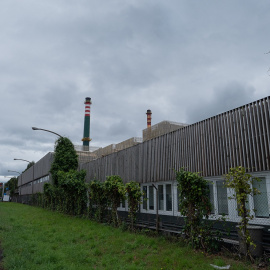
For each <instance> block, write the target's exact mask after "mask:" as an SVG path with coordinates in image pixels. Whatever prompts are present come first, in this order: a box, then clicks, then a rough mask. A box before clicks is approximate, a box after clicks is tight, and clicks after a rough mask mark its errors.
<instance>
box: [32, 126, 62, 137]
mask: <svg viewBox="0 0 270 270" xmlns="http://www.w3.org/2000/svg"><path fill="white" fill-rule="evenodd" d="M32 129H33V130H43V131H46V132H50V133H53V134H55V135H57V136H59V137H60V138H63V136H61V135H60V134H58V133H56V132H54V131H51V130H48V129H43V128H37V127H32Z"/></svg>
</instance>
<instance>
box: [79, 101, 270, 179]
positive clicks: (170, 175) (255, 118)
mask: <svg viewBox="0 0 270 270" xmlns="http://www.w3.org/2000/svg"><path fill="white" fill-rule="evenodd" d="M269 125H270V99H269V97H267V98H264V99H261V100H258V101H255V102H252V103H250V104H247V105H244V106H241V107H239V108H236V109H233V110H230V111H228V112H224V113H222V114H219V115H216V116H213V117H211V118H208V119H206V120H203V121H200V122H197V123H195V124H192V125H189V126H186V127H183V128H181V129H178V130H176V131H173V132H170V133H167V134H164V135H162V136H159V137H156V138H153V139H151V140H148V141H145V142H143V143H141V144H138V145H135V146H133V147H130V148H128V149H124V150H122V151H119V152H116V153H112V154H110V155H108V156H104V157H101V158H98V159H96V160H93V161H91V162H89V163H85V164H82V165H81V169H85V170H86V171H87V182H89V181H91V180H92V179H94V178H97V179H99V180H101V181H105V179H106V176H109V175H120V176H121V177H122V179H123V180H124V182H129V181H132V180H133V181H137V182H139V183H147V182H161V181H170V180H171V179H175V175H174V169H176V170H178V169H180V168H181V167H184V168H186V169H187V170H189V171H193V172H200V173H201V175H202V176H205V177H213V176H220V175H223V174H226V173H227V172H228V171H229V169H230V168H231V167H236V166H240V165H241V166H244V167H246V168H247V169H248V170H249V171H250V172H259V171H268V170H270V154H269V146H270V126H269Z"/></svg>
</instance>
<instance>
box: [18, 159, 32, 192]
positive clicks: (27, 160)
mask: <svg viewBox="0 0 270 270" xmlns="http://www.w3.org/2000/svg"><path fill="white" fill-rule="evenodd" d="M14 160H22V161H25V162H28V163H29V164H30V163H31V161H29V160H26V159H22V158H14ZM34 166H35V164H33V181H32V195H33V191H34V179H35V171H34V168H35V167H34ZM21 186H22V177H21V185H20V189H21ZM20 193H21V192H20ZM20 195H21V194H20Z"/></svg>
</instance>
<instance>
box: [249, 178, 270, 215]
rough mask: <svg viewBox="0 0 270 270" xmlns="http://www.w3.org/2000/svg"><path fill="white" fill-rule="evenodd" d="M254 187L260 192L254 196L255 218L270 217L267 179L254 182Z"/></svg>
mask: <svg viewBox="0 0 270 270" xmlns="http://www.w3.org/2000/svg"><path fill="white" fill-rule="evenodd" d="M252 185H253V188H256V189H258V190H259V191H260V194H256V195H254V196H253V200H254V211H255V216H256V217H269V208H268V197H267V189H266V181H265V178H261V181H260V182H258V181H253V182H252Z"/></svg>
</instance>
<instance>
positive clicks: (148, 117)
mask: <svg viewBox="0 0 270 270" xmlns="http://www.w3.org/2000/svg"><path fill="white" fill-rule="evenodd" d="M146 115H147V127H148V128H149V127H151V120H152V116H151V115H152V112H151V110H147V112H146Z"/></svg>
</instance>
